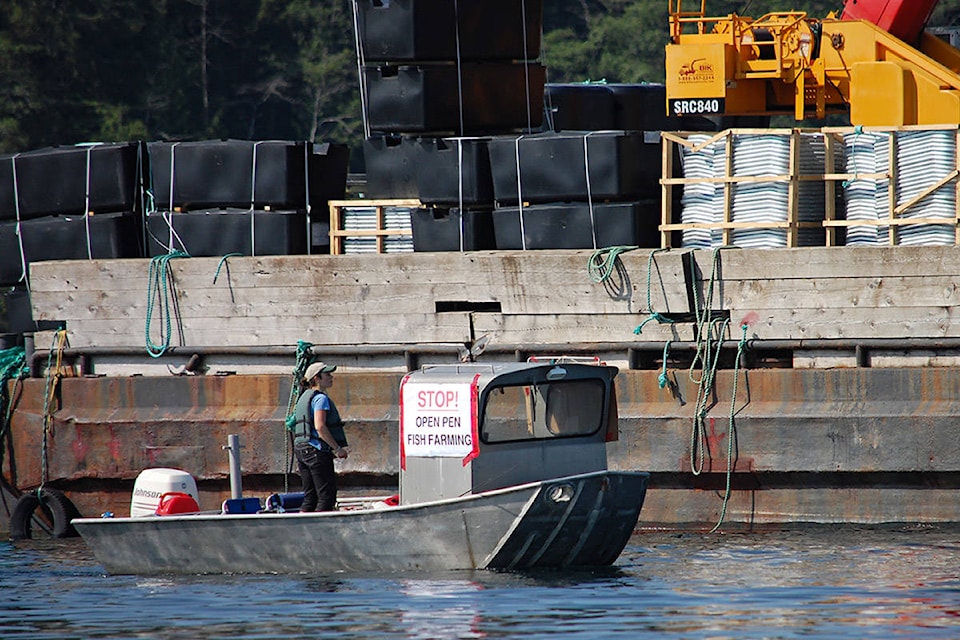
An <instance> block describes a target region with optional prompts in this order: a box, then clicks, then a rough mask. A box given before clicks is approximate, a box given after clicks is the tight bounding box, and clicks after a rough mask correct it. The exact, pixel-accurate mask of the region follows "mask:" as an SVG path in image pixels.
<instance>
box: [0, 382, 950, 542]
mask: <svg viewBox="0 0 960 640" xmlns="http://www.w3.org/2000/svg"><path fill="white" fill-rule="evenodd" d="M667 376H668V378H669V379H670V381H671V384H670V385H668V386H665V387H663V388H661V387H660V384H659V377H660V371H659V370H621V372H620V374H619V375H618V376H617V392H618V398H619V402H618V404H619V407H618V410H619V420H620V437H619V440H618V441H617V442H612V443H609V444H608V445H607V446H608V459H609V463H610V466H611V468H615V469H619V470H635V469H642V470H644V471H649V472H650V473H651V482H650V490H649V495H648V497H647V501H646V505H645V507H644V517H643V520H642V521H641V525H650V524H654V523H655V524H656V525H658V526H660V525H663V526H671V527H677V528H687V527H701V526H704V525H706V526H707V527H710V526H712V525H713V524H714V523H716V522H717V520H718V518H719V515H720V513H721V509H722V508H723V506H724V502H723V494H724V488H725V485H726V471H727V459H728V445H729V443H730V442H731V440H732V441H733V444H734V445H735V448H734V449H733V452H734V454H735V455H734V458H733V464H732V470H731V476H732V477H731V487H732V493H731V495H730V498H729V500H728V503H727V510H726V514H725V522H726V523H727V524H728V525H729V526H733V525H736V524H738V523H742V524H744V525H761V524H777V523H789V522H819V523H844V522H852V523H865V524H868V523H883V522H908V523H917V522H920V523H933V522H957V521H960V500H957V498H956V496H957V495H958V493H957V491H958V489H960V439H958V438H957V436H956V433H957V431H956V425H957V424H958V422H960V367H957V366H938V367H847V368H833V369H792V368H782V369H749V370H746V371H740V372H739V373H738V374H737V375H734V372H732V371H730V370H721V371H718V372H717V376H716V385H715V391H714V395H713V402H712V404H711V405H710V407H709V410H708V412H707V416H706V434H705V438H704V445H705V450H704V453H705V454H706V456H705V459H704V462H703V465H702V468H701V469H700V471H701V473H699V474H695V473H694V464H693V463H696V462H697V459H696V458H693V460H692V459H691V451H690V443H691V432H692V429H693V416H694V409H695V406H694V405H695V402H694V400H695V398H696V394H697V388H696V385H695V384H694V383H693V382H692V381H691V380H690V376H689V374H688V371H687V370H686V369H684V368H680V367H676V368H675V367H670V368H668V370H667ZM401 377H402V374H400V373H391V372H359V371H358V372H343V373H341V374H338V383H337V388H336V389H335V391H334V393H336V400H337V404H338V407H340V410H341V412H342V413H343V415H344V418H345V419H346V420H347V421H348V423H349V427H348V428H349V429H350V430H351V431H350V432H349V434H350V439H351V443H352V444H353V447H352V451H351V455H350V458H349V460H348V461H347V462H346V464H344V465H342V466H340V467H339V468H338V472H339V473H340V475H341V478H342V479H343V486H344V487H345V488H346V489H347V490H348V491H349V490H351V489H352V488H353V487H374V486H376V487H388V486H389V487H396V478H397V474H398V470H399V451H398V444H397V442H398V427H397V425H398V419H399V416H398V410H397V406H398V387H399V381H400V378H401ZM735 383H736V391H737V394H736V400H735V401H734V402H733V407H734V421H733V423H732V427H731V422H730V414H731V398H732V397H733V390H734V384H735ZM44 389H45V381H44V380H43V379H28V380H26V381H24V384H23V385H22V387H20V388H19V389H18V388H14V387H13V385H12V383H11V390H12V392H11V397H13V398H15V400H16V404H15V412H14V415H13V422H12V425H11V431H10V436H9V440H10V442H12V446H11V444H10V442H8V443H7V448H6V456H5V458H4V468H3V475H4V477H5V478H6V479H7V480H8V481H9V482H10V483H11V484H13V485H14V486H15V487H16V489H19V490H20V491H27V490H30V489H33V488H36V487H37V486H38V485H39V484H40V482H41V480H42V471H43V469H44V464H43V446H42V443H43V416H42V414H43V393H44ZM288 394H289V376H285V375H279V374H277V375H273V374H270V375H266V374H265V375H236V376H226V377H213V376H195V377H165V378H160V377H147V376H142V377H130V378H119V377H112V378H111V377H102V378H69V379H64V380H63V381H62V383H61V393H60V397H59V401H58V403H57V406H56V411H55V413H54V422H53V428H52V430H51V431H50V433H49V434H48V435H49V437H48V440H47V447H46V471H47V474H48V476H47V478H46V482H47V483H48V484H49V485H50V486H53V487H55V488H58V489H61V490H64V491H65V492H66V493H67V496H68V497H69V498H70V499H71V500H73V502H74V503H75V504H76V506H77V507H78V508H79V509H80V512H81V513H83V514H84V515H88V516H90V515H93V516H96V515H99V514H100V513H102V512H105V511H112V512H114V513H116V514H118V515H119V514H124V515H125V514H127V513H128V512H129V511H128V509H129V504H130V492H131V491H132V488H133V481H134V479H135V478H136V476H137V474H139V473H140V471H142V470H143V469H144V468H147V467H152V466H171V467H177V468H183V469H185V470H187V471H189V472H190V473H191V474H192V475H194V477H196V478H197V481H198V485H199V489H200V498H201V500H200V503H201V507H205V508H209V506H212V505H219V504H220V503H221V502H222V501H223V500H224V499H226V498H228V497H230V492H229V485H228V474H229V469H228V466H227V457H226V455H225V454H224V452H223V451H222V448H221V445H222V443H223V442H224V440H225V439H226V437H227V435H228V434H230V433H237V434H239V435H240V437H241V438H242V441H243V442H244V444H245V447H244V451H243V472H244V484H245V488H246V489H247V492H248V493H250V494H251V495H269V493H273V492H277V491H282V490H284V472H285V470H288V469H289V468H290V458H289V457H288V456H289V449H288V448H287V447H288V443H287V441H286V440H285V432H284V429H283V423H282V415H283V411H284V407H285V406H286V402H287V398H288ZM731 433H732V434H733V435H734V437H733V438H731V437H730V434H731ZM287 479H288V480H289V481H290V482H292V483H293V485H294V487H299V479H298V478H297V477H296V476H295V475H289V476H287ZM7 515H8V514H7ZM4 528H5V521H4V513H2V512H0V530H2V529H4Z"/></svg>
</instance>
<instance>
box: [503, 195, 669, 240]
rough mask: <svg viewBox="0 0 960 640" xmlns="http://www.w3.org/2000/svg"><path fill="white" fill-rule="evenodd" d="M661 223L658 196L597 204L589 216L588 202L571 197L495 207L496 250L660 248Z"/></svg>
mask: <svg viewBox="0 0 960 640" xmlns="http://www.w3.org/2000/svg"><path fill="white" fill-rule="evenodd" d="M521 215H522V216H523V221H522V222H523V224H522V225H521ZM659 222H660V205H659V203H658V202H656V201H643V202H640V201H638V202H612V203H603V204H595V205H594V206H593V214H592V215H591V213H590V206H589V205H588V204H586V203H572V202H567V203H558V204H539V205H530V206H526V207H523V209H522V212H521V209H520V208H519V207H503V208H500V209H495V210H494V212H493V228H494V232H495V235H496V243H497V249H593V248H597V249H599V248H603V247H613V246H621V245H629V246H638V247H659V246H660V236H659V232H658V228H659ZM521 229H522V233H521ZM594 236H596V238H595V239H594Z"/></svg>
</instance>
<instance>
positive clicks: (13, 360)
mask: <svg viewBox="0 0 960 640" xmlns="http://www.w3.org/2000/svg"><path fill="white" fill-rule="evenodd" d="M29 374H30V368H29V367H28V366H27V356H26V352H25V351H24V348H23V347H11V348H9V349H2V350H0V416H2V419H0V472H2V471H3V459H4V457H5V455H6V449H5V448H4V447H5V446H6V442H7V433H8V432H9V430H10V420H11V418H12V417H13V403H12V402H11V401H10V393H9V391H8V390H7V386H8V383H9V382H10V380H14V379H15V380H17V381H20V380H23V379H24V378H26V377H27V376H28V375H29Z"/></svg>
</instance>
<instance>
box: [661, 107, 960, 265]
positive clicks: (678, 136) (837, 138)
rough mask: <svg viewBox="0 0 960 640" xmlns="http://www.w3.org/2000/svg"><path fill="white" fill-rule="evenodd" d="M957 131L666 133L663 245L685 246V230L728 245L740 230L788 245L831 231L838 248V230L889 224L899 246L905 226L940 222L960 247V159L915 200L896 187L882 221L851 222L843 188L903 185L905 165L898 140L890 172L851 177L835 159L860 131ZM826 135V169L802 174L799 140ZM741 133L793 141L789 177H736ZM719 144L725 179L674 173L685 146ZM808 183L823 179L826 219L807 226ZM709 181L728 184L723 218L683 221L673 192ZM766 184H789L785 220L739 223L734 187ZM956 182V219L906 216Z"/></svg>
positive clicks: (889, 129)
mask: <svg viewBox="0 0 960 640" xmlns="http://www.w3.org/2000/svg"><path fill="white" fill-rule="evenodd" d="M942 129H952V130H955V131H956V130H957V127H956V126H955V125H924V126H921V125H914V126H903V127H860V128H854V127H824V128H822V129H800V128H796V129H728V130H726V131H721V132H718V133H716V134H715V135H713V136H712V137H710V138H709V139H707V140H706V141H703V142H700V143H696V142H695V141H693V140H690V136H691V135H694V133H696V134H697V135H703V133H702V132H663V134H662V145H663V154H662V166H663V177H662V178H661V180H660V184H661V224H660V238H661V247H663V248H669V247H673V246H679V243H676V242H675V237H674V232H682V231H685V230H689V229H720V230H722V234H723V235H722V238H723V244H724V245H730V244H732V242H731V235H732V232H733V231H734V230H736V229H786V230H787V246H788V247H796V246H798V245H797V237H798V231H799V230H800V229H804V228H823V229H825V244H826V246H828V247H830V246H837V245H838V244H840V242H839V241H838V238H837V229H840V228H845V227H863V226H884V227H890V228H891V233H890V236H889V244H891V245H896V244H899V241H898V234H897V230H898V229H899V228H900V227H902V226H904V225H916V224H935V225H944V224H948V225H953V226H954V228H955V229H956V233H955V240H954V243H955V244H960V180H958V177H960V160H958V163H957V164H958V167H955V168H954V170H953V171H952V172H950V173H949V174H947V175H946V176H943V177H941V178H940V179H939V180H938V181H937V182H936V183H934V184H932V185H930V186H929V187H927V188H926V189H924V191H923V192H921V193H919V194H916V195H915V196H914V197H912V198H911V199H910V200H909V201H907V202H903V203H901V204H899V205H898V204H897V199H898V198H897V192H896V189H890V190H889V194H890V195H889V199H888V208H887V211H886V212H885V213H886V215H880V216H878V219H877V220H847V219H845V216H844V212H843V210H842V209H840V210H838V207H837V194H838V191H837V190H838V189H843V184H844V182H846V181H851V180H857V179H873V180H887V181H890V183H891V184H894V185H896V184H897V178H898V174H899V171H900V169H899V167H898V165H897V161H896V154H897V149H896V142H895V138H894V139H893V144H891V145H890V148H889V159H888V164H889V166H890V171H888V172H884V173H845V172H837V171H835V170H833V166H834V159H835V158H836V156H837V154H838V153H840V151H841V150H842V147H843V136H844V135H845V134H848V133H854V132H855V131H860V132H891V133H892V132H896V131H911V130H912V131H916V130H942ZM815 132H819V133H822V134H823V144H824V168H823V171H822V172H821V173H818V174H800V172H799V151H800V149H799V144H798V141H799V137H800V135H801V134H803V133H815ZM738 134H744V135H748V134H763V135H783V136H789V137H790V161H789V171H788V173H786V174H783V175H774V176H734V175H733V151H732V143H733V137H734V135H738ZM958 135H960V133H958ZM718 141H723V142H724V144H725V145H726V154H725V155H726V168H725V171H724V175H723V176H719V177H713V178H684V177H678V176H675V175H674V173H673V168H674V160H675V158H676V154H677V153H678V152H679V148H680V147H681V146H685V147H688V148H689V149H691V150H693V151H699V150H701V149H703V148H706V147H707V146H709V145H711V144H714V143H716V142H718ZM958 150H960V140H958ZM806 181H821V182H823V183H824V202H823V211H824V216H823V220H822V221H818V222H801V221H800V220H799V219H798V210H797V209H798V192H799V187H800V184H801V183H803V182H806ZM704 182H714V183H720V184H722V185H723V220H722V221H720V222H715V223H681V222H678V220H679V219H680V215H679V212H675V211H674V208H673V204H674V199H673V189H674V187H676V186H677V185H685V184H702V183H704ZM764 182H787V183H788V184H789V191H788V193H789V195H788V209H787V212H786V214H787V215H786V220H785V221H777V222H734V221H733V219H732V218H733V216H732V202H733V197H732V194H733V188H734V186H735V185H740V184H747V183H764ZM950 182H953V183H954V184H955V185H956V190H957V197H956V198H955V203H956V204H955V206H954V212H955V215H954V217H953V218H952V219H948V218H908V217H905V215H904V214H906V213H907V212H908V211H910V209H911V208H913V207H915V206H916V205H917V204H918V203H920V202H921V201H923V199H924V198H926V197H927V196H929V195H930V194H932V193H934V192H936V191H937V190H939V189H941V188H942V187H943V186H944V185H946V184H948V183H950Z"/></svg>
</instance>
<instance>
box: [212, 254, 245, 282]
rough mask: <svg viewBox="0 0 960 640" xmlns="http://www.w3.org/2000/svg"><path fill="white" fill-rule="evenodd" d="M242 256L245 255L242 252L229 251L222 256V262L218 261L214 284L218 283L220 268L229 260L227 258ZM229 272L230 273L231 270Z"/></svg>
mask: <svg viewBox="0 0 960 640" xmlns="http://www.w3.org/2000/svg"><path fill="white" fill-rule="evenodd" d="M242 256H243V254H242V253H228V254H226V255H225V256H223V257H222V258H220V262H218V263H217V272H216V273H215V274H213V284H217V278H219V277H220V268H221V267H222V266H223V264H224V263H225V262H226V261H227V258H239V257H242ZM227 273H228V274H229V271H228V272H227Z"/></svg>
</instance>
